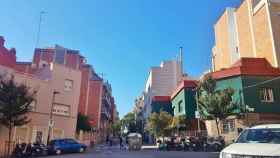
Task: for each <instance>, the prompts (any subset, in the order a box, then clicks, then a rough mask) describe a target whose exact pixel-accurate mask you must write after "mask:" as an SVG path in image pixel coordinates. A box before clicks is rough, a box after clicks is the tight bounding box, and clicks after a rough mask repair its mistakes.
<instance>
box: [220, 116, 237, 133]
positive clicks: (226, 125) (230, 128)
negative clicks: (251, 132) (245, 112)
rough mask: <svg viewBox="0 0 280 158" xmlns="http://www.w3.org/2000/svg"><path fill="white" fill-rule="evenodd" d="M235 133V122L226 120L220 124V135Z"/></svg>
mask: <svg viewBox="0 0 280 158" xmlns="http://www.w3.org/2000/svg"><path fill="white" fill-rule="evenodd" d="M234 131H235V120H234V119H228V120H225V121H223V122H222V133H230V132H234Z"/></svg>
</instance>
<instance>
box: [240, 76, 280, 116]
mask: <svg viewBox="0 0 280 158" xmlns="http://www.w3.org/2000/svg"><path fill="white" fill-rule="evenodd" d="M272 78H273V77H260V76H242V84H243V85H244V87H246V86H250V85H255V84H257V83H260V82H263V81H266V80H269V79H272ZM279 85H280V81H279V80H274V81H272V82H269V83H266V84H262V85H260V86H257V87H252V88H248V89H245V90H243V93H244V99H245V100H244V103H245V105H249V106H250V107H252V108H255V112H257V113H279V114H280V107H279V104H280V88H279ZM262 87H265V88H272V89H273V95H274V102H273V103H265V102H261V100H260V94H259V91H260V88H262Z"/></svg>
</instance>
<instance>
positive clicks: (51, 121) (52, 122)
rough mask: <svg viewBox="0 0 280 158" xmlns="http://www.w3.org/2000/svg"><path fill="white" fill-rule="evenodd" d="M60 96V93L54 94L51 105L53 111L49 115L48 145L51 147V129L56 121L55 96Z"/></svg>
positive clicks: (55, 92)
mask: <svg viewBox="0 0 280 158" xmlns="http://www.w3.org/2000/svg"><path fill="white" fill-rule="evenodd" d="M56 94H59V92H57V91H54V92H53V96H52V103H51V110H50V113H49V116H50V117H49V124H48V138H47V145H49V143H50V136H51V129H52V127H53V125H54V121H53V107H54V102H55V95H56Z"/></svg>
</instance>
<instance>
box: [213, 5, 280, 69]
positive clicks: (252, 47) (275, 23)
mask: <svg viewBox="0 0 280 158" xmlns="http://www.w3.org/2000/svg"><path fill="white" fill-rule="evenodd" d="M279 12H280V1H279V0H243V1H242V2H241V4H240V6H238V7H237V8H226V9H225V11H224V13H223V14H222V15H221V16H220V17H219V19H218V20H217V22H216V24H215V25H214V30H215V45H214V47H213V49H212V55H213V56H212V62H213V70H214V71H217V70H221V69H223V68H229V67H230V66H231V65H233V64H234V63H235V62H236V61H238V60H239V59H240V58H242V57H254V58H265V59H266V60H267V61H268V62H269V63H270V64H271V65H272V66H273V67H280V65H279V64H280V46H279V44H278V43H279V42H280V31H279V27H280V14H279Z"/></svg>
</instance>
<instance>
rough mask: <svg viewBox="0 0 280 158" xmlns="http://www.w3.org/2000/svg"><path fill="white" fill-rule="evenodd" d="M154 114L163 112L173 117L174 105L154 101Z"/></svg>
mask: <svg viewBox="0 0 280 158" xmlns="http://www.w3.org/2000/svg"><path fill="white" fill-rule="evenodd" d="M151 106H152V113H154V112H155V113H159V112H160V111H161V110H162V111H165V112H168V113H169V114H170V115H172V116H173V109H172V103H171V102H170V101H153V102H152V104H151Z"/></svg>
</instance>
